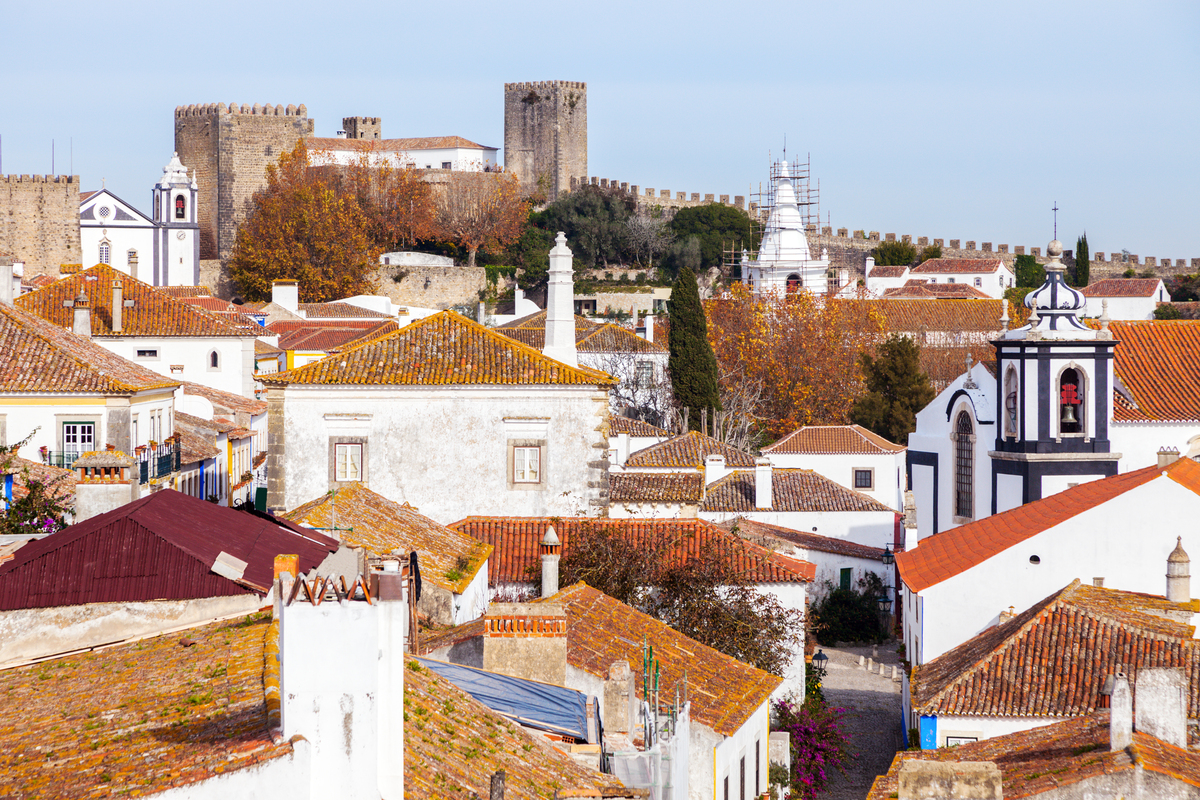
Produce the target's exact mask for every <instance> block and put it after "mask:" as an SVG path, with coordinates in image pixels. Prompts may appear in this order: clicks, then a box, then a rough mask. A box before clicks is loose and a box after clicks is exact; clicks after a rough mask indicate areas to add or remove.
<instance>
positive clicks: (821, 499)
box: [700, 469, 895, 513]
mask: <svg viewBox="0 0 1200 800" xmlns="http://www.w3.org/2000/svg"><path fill="white" fill-rule="evenodd" d="M755 499H756V488H755V474H754V471H753V470H738V471H736V472H733V473H730V474H729V475H726V476H725V477H724V478H721V479H720V480H719V481H714V482H713V483H712V485H710V486H709V487H708V490H707V491H706V492H705V494H704V502H703V503H701V504H700V510H701V511H714V512H715V511H754V510H755V509H757V508H759V507H758V506H756V505H755ZM770 510H771V511H781V512H787V511H833V512H842V511H883V512H892V513H895V512H894V511H893V510H892V509H890V508H888V507H887V506H885V505H884V504H883V503H881V502H879V501H878V500H876V499H875V498H873V497H869V496H868V495H865V494H863V493H862V492H856V491H854V490H853V489H847V488H846V487H845V486H842V485H841V484H839V483H835V482H834V481H831V480H830V479H829V478H826V477H825V476H824V475H821V474H819V473H817V472H813V471H812V470H810V469H773V470H771V506H770Z"/></svg>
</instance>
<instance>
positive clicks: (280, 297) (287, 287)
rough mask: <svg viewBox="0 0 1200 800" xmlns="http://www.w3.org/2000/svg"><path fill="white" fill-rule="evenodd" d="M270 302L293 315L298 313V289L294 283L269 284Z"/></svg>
mask: <svg viewBox="0 0 1200 800" xmlns="http://www.w3.org/2000/svg"><path fill="white" fill-rule="evenodd" d="M271 302H272V303H274V304H275V305H277V306H279V307H280V308H285V309H287V310H288V311H290V312H292V313H293V314H298V313H299V312H300V287H299V285H298V284H297V283H296V281H274V282H272V283H271Z"/></svg>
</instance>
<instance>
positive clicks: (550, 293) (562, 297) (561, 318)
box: [542, 231, 579, 367]
mask: <svg viewBox="0 0 1200 800" xmlns="http://www.w3.org/2000/svg"><path fill="white" fill-rule="evenodd" d="M571 263H572V255H571V250H570V248H568V247H567V236H566V234H565V233H563V232H562V231H559V232H558V236H557V237H556V238H555V239H554V248H553V249H551V250H550V277H549V282H548V284H547V286H546V343H545V346H544V347H543V348H542V355H545V356H546V357H548V358H553V359H554V360H556V361H561V362H563V363H564V364H570V365H571V366H572V367H577V366H579V357H578V355H577V354H576V352H575V290H574V283H573V282H572V280H571Z"/></svg>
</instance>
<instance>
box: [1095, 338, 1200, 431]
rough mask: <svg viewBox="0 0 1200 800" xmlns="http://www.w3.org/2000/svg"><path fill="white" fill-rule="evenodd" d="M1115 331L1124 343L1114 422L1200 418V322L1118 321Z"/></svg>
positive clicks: (1116, 363)
mask: <svg viewBox="0 0 1200 800" xmlns="http://www.w3.org/2000/svg"><path fill="white" fill-rule="evenodd" d="M1109 330H1110V331H1111V332H1112V335H1113V338H1114V339H1116V340H1117V341H1118V342H1120V344H1118V345H1117V346H1116V347H1115V348H1113V372H1115V373H1116V376H1117V386H1116V390H1115V391H1114V393H1113V421H1114V422H1116V423H1123V422H1132V423H1138V422H1184V421H1186V422H1193V421H1196V420H1200V320H1169V321H1166V320H1165V321H1153V322H1151V321H1145V322H1113V323H1111V324H1110V325H1109ZM1122 389H1124V390H1125V391H1122Z"/></svg>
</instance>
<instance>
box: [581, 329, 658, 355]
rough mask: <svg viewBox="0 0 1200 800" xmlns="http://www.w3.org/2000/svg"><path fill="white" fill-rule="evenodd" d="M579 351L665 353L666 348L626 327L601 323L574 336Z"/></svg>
mask: <svg viewBox="0 0 1200 800" xmlns="http://www.w3.org/2000/svg"><path fill="white" fill-rule="evenodd" d="M575 349H576V350H578V351H579V352H580V353H666V352H667V348H666V347H665V346H664V345H661V344H658V343H657V342H651V341H647V340H646V339H643V338H642V337H641V336H638V335H637V334H636V333H634V332H633V331H631V330H629V329H628V328H625V327H622V326H620V325H614V324H613V323H611V322H610V323H607V324H604V325H601V326H600V327H599V328H597V329H596V330H594V331H592V332H591V333H588V334H585V335H584V336H576V341H575Z"/></svg>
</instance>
